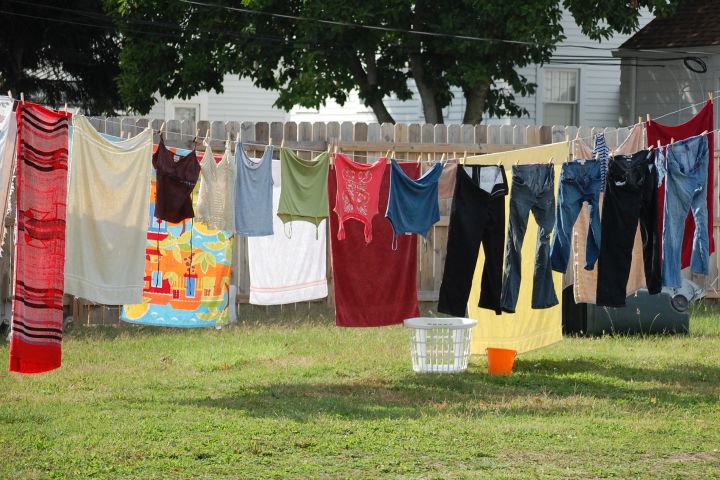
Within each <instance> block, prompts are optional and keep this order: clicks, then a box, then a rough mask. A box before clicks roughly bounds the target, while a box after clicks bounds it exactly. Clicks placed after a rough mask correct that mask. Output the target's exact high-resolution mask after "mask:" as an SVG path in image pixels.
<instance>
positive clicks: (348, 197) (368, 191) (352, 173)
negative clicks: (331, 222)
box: [330, 153, 387, 243]
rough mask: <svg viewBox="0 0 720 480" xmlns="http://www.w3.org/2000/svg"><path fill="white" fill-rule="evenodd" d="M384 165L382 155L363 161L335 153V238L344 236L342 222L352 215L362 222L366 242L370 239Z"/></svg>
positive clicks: (385, 164) (385, 163)
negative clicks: (336, 225)
mask: <svg viewBox="0 0 720 480" xmlns="http://www.w3.org/2000/svg"><path fill="white" fill-rule="evenodd" d="M386 166H387V161H386V160H384V159H381V160H378V161H377V162H375V163H373V164H366V163H357V162H353V161H352V160H350V158H348V157H347V156H346V155H343V154H342V153H337V154H335V183H336V185H337V194H336V198H335V202H334V203H335V206H334V208H333V211H334V212H335V213H336V214H337V216H338V223H339V225H338V230H337V238H338V240H343V239H344V238H345V227H344V223H345V221H346V220H349V219H351V218H354V219H355V220H358V221H360V222H361V223H362V224H363V225H364V226H365V229H364V235H365V243H370V241H371V240H372V220H373V217H375V215H377V213H378V201H379V200H380V185H381V184H382V181H383V176H384V175H385V167H386ZM330 197H332V195H330ZM333 231H334V229H333Z"/></svg>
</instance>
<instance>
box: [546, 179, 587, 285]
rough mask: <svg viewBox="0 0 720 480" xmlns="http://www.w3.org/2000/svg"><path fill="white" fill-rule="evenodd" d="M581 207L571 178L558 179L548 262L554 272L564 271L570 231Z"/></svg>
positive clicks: (570, 242) (570, 241)
mask: <svg viewBox="0 0 720 480" xmlns="http://www.w3.org/2000/svg"><path fill="white" fill-rule="evenodd" d="M581 208H582V198H581V196H580V192H579V191H578V186H577V184H576V183H575V181H574V180H573V179H567V180H565V179H563V178H562V177H561V179H560V187H559V188H558V202H557V213H556V215H555V232H554V234H553V239H552V244H551V246H550V262H551V266H552V269H553V270H555V271H556V272H560V273H565V272H566V271H567V267H568V261H569V260H570V252H571V251H572V233H573V226H574V225H575V221H576V220H577V218H578V215H579V214H580V210H581Z"/></svg>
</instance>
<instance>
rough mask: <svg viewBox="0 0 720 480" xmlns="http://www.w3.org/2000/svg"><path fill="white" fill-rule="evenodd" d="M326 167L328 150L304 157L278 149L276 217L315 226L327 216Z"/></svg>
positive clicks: (290, 151) (327, 168) (285, 221)
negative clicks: (310, 158)
mask: <svg viewBox="0 0 720 480" xmlns="http://www.w3.org/2000/svg"><path fill="white" fill-rule="evenodd" d="M329 167H330V156H329V155H328V153H327V152H323V153H321V154H320V155H318V156H317V157H315V158H314V159H312V160H303V159H302V158H298V156H297V155H295V153H294V152H293V151H292V150H289V149H287V148H283V149H281V150H280V204H279V205H278V211H277V216H278V217H280V220H282V222H283V223H287V222H290V221H292V220H304V221H307V222H310V223H314V224H315V226H318V225H319V224H320V222H322V220H323V219H324V218H327V216H328V215H329V207H328V170H329Z"/></svg>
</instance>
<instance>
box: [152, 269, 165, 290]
mask: <svg viewBox="0 0 720 480" xmlns="http://www.w3.org/2000/svg"><path fill="white" fill-rule="evenodd" d="M162 281H163V278H162V272H158V271H157V270H156V271H154V272H152V276H151V285H152V286H153V287H154V288H162Z"/></svg>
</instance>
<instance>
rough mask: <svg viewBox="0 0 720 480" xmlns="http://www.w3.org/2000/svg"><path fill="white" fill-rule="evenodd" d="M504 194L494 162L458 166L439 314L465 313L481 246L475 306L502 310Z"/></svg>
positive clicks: (503, 180) (500, 171)
mask: <svg viewBox="0 0 720 480" xmlns="http://www.w3.org/2000/svg"><path fill="white" fill-rule="evenodd" d="M466 169H468V170H470V171H471V174H468V172H467V171H466ZM507 193H508V184H507V178H506V177H505V170H504V169H502V168H499V167H496V166H474V167H464V166H462V165H458V168H457V180H456V182H455V193H454V195H453V203H452V209H451V211H450V225H449V227H448V243H447V256H446V257H445V270H444V271H443V278H442V283H441V284H440V300H439V302H438V311H439V312H442V313H447V314H450V315H453V316H455V317H464V316H465V314H466V307H467V302H468V298H469V297H470V289H471V287H472V279H473V274H474V273H475V264H476V263H477V257H478V253H479V252H480V244H482V246H483V249H484V252H485V265H484V266H483V273H482V281H481V283H480V302H479V306H480V307H481V308H488V309H490V310H494V311H495V313H497V314H498V315H499V314H500V313H502V306H501V304H500V295H501V292H502V269H503V248H504V245H505V195H507Z"/></svg>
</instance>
